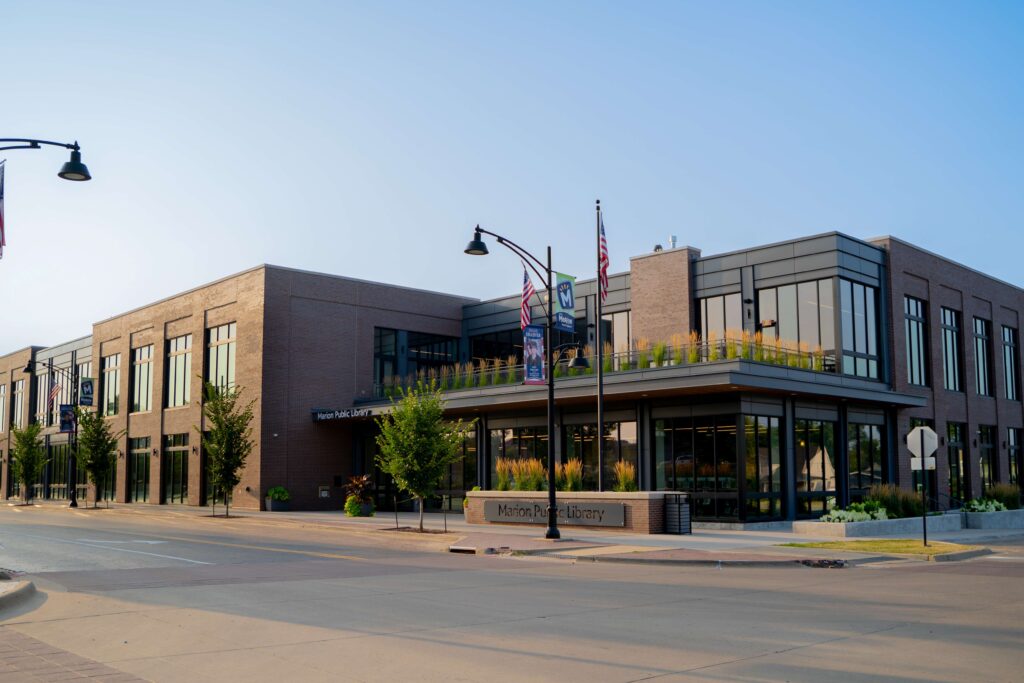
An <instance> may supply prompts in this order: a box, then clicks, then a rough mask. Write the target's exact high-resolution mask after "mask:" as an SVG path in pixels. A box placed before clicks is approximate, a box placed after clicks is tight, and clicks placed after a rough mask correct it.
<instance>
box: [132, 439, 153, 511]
mask: <svg viewBox="0 0 1024 683" xmlns="http://www.w3.org/2000/svg"><path fill="white" fill-rule="evenodd" d="M148 500H149V448H148V447H146V448H143V449H141V450H140V451H132V452H131V453H130V454H129V455H128V502H129V503H145V502H146V501H148Z"/></svg>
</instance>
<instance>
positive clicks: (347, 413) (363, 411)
mask: <svg viewBox="0 0 1024 683" xmlns="http://www.w3.org/2000/svg"><path fill="white" fill-rule="evenodd" d="M354 417H370V409H369V408H346V409H345V410H332V409H330V408H314V409H313V422H328V421H330V420H351V419H352V418H354Z"/></svg>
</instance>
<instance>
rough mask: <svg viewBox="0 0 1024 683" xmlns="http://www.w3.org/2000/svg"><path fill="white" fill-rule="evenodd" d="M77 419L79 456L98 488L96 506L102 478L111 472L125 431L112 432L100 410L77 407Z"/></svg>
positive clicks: (86, 472)
mask: <svg viewBox="0 0 1024 683" xmlns="http://www.w3.org/2000/svg"><path fill="white" fill-rule="evenodd" d="M75 419H76V420H78V445H77V448H78V458H79V460H80V461H81V464H82V468H83V469H84V470H85V474H86V476H88V477H89V481H90V482H92V485H93V487H94V488H95V489H96V493H95V495H94V496H93V500H92V506H93V507H96V504H97V503H98V502H99V498H100V480H101V479H102V478H103V477H105V476H107V475H108V474H109V473H110V470H111V468H112V467H113V464H114V458H115V457H116V455H117V442H118V440H119V439H120V438H121V437H122V436H124V434H125V432H124V431H120V432H118V433H117V434H114V433H112V432H111V431H110V424H109V423H108V422H107V420H106V418H104V417H103V416H102V415H100V414H99V411H95V412H94V411H91V410H82V409H81V408H77V407H76V408H75Z"/></svg>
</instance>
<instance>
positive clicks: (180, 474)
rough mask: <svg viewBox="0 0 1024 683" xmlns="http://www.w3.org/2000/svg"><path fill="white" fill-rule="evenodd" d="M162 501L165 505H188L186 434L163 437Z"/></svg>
mask: <svg viewBox="0 0 1024 683" xmlns="http://www.w3.org/2000/svg"><path fill="white" fill-rule="evenodd" d="M163 462H164V469H163V484H164V500H163V502H164V503H166V504H177V505H184V504H186V503H188V434H168V435H167V436H165V437H164V458H163Z"/></svg>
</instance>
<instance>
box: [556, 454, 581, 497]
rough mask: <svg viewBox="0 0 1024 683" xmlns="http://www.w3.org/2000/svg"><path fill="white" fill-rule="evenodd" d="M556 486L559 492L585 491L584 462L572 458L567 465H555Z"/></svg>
mask: <svg viewBox="0 0 1024 683" xmlns="http://www.w3.org/2000/svg"><path fill="white" fill-rule="evenodd" d="M555 486H556V487H557V488H558V490H559V491H582V490H583V461H582V460H580V459H579V458H570V459H569V462H567V463H564V464H563V463H558V464H556V465H555Z"/></svg>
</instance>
